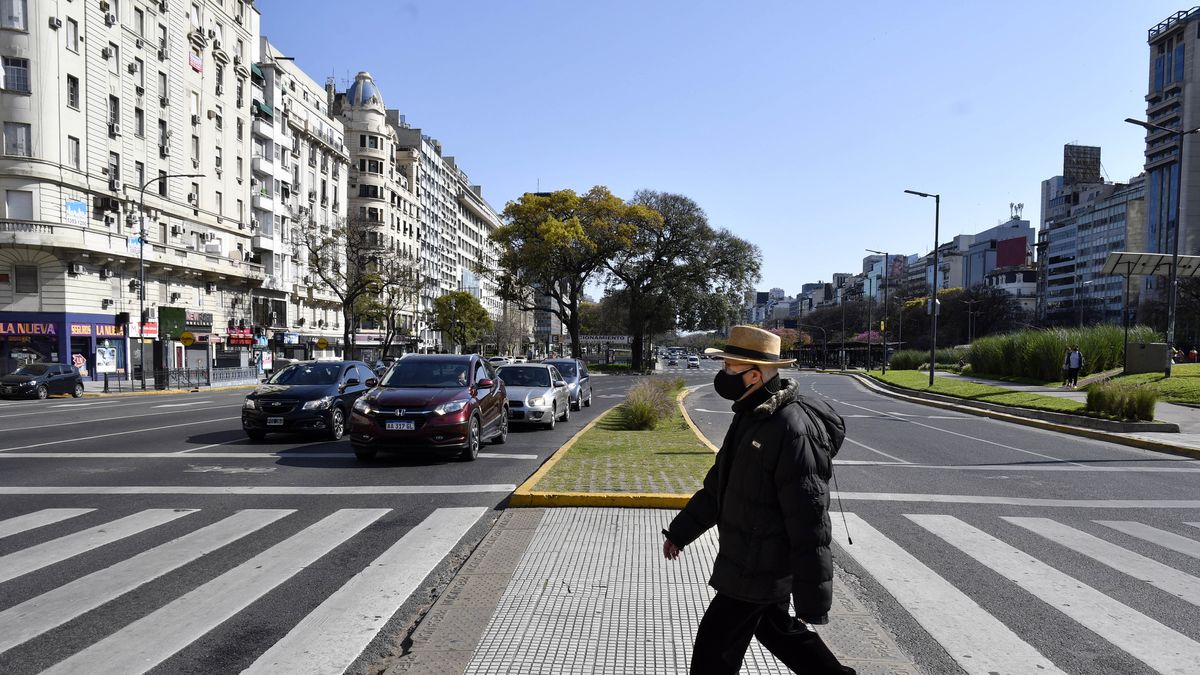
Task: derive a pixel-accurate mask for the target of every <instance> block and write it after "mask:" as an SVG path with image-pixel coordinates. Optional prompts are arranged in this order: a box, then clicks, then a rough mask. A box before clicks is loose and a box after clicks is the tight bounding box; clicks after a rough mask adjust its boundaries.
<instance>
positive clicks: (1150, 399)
mask: <svg viewBox="0 0 1200 675" xmlns="http://www.w3.org/2000/svg"><path fill="white" fill-rule="evenodd" d="M1157 403H1158V392H1156V391H1154V390H1152V389H1149V388H1147V387H1138V386H1134V385H1128V384H1114V383H1111V382H1106V383H1102V384H1093V385H1092V386H1090V387H1088V390H1087V403H1086V405H1085V408H1084V409H1085V410H1087V411H1088V412H1091V413H1100V414H1103V415H1109V416H1112V417H1116V418H1118V419H1122V420H1153V419H1154V407H1155V404H1157Z"/></svg>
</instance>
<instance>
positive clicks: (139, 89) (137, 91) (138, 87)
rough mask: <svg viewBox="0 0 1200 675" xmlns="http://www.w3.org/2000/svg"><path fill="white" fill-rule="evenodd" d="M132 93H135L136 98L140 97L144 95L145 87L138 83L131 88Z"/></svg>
mask: <svg viewBox="0 0 1200 675" xmlns="http://www.w3.org/2000/svg"><path fill="white" fill-rule="evenodd" d="M133 93H135V94H137V97H138V98H141V97H142V96H145V95H146V88H145V87H143V86H142V85H140V84H139V85H136V86H135V87H134V88H133Z"/></svg>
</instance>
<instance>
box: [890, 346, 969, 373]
mask: <svg viewBox="0 0 1200 675" xmlns="http://www.w3.org/2000/svg"><path fill="white" fill-rule="evenodd" d="M966 356H967V350H965V349H954V348H950V349H939V350H937V354H936V358H937V362H938V365H943V364H944V365H955V366H957V365H958V361H959V359H963V358H966ZM928 363H929V352H928V351H921V350H919V349H905V350H902V351H898V352H896V353H895V354H892V358H891V360H890V361H888V366H889V367H890V368H891V369H892V370H917V369H919V368H920V367H921V366H922V365H923V364H928Z"/></svg>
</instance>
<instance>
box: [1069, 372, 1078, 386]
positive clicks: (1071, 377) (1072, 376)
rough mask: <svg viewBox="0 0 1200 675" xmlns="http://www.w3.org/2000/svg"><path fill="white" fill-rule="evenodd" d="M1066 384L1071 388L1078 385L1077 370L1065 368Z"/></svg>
mask: <svg viewBox="0 0 1200 675" xmlns="http://www.w3.org/2000/svg"><path fill="white" fill-rule="evenodd" d="M1067 384H1069V385H1071V386H1072V387H1074V386H1075V385H1077V384H1079V369H1078V368H1067Z"/></svg>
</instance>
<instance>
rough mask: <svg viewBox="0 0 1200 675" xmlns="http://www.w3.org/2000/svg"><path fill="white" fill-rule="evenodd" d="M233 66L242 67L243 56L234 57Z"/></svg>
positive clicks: (235, 55) (236, 55)
mask: <svg viewBox="0 0 1200 675" xmlns="http://www.w3.org/2000/svg"><path fill="white" fill-rule="evenodd" d="M233 65H235V66H240V65H242V55H241V54H234V55H233Z"/></svg>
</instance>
